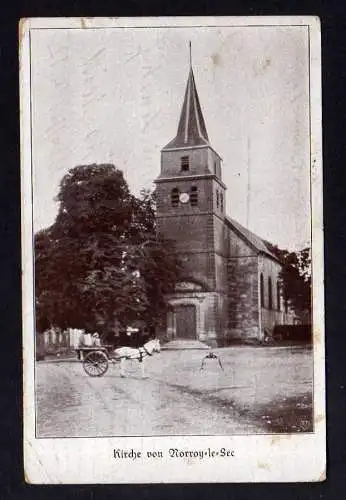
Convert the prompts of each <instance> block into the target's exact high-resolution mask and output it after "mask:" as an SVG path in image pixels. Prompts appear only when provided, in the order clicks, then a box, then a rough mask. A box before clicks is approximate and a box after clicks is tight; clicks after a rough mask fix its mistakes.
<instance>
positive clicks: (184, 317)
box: [174, 304, 197, 340]
mask: <svg viewBox="0 0 346 500" xmlns="http://www.w3.org/2000/svg"><path fill="white" fill-rule="evenodd" d="M174 319H175V335H176V338H177V339H193V340H195V339H196V337H197V331H196V307H195V306H194V305H185V304H184V305H177V306H175V307H174Z"/></svg>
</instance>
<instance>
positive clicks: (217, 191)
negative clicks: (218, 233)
mask: <svg viewBox="0 0 346 500" xmlns="http://www.w3.org/2000/svg"><path fill="white" fill-rule="evenodd" d="M219 200H220V194H219V190H218V189H216V208H219V205H220V202H219Z"/></svg>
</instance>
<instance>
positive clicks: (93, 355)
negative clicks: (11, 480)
mask: <svg viewBox="0 0 346 500" xmlns="http://www.w3.org/2000/svg"><path fill="white" fill-rule="evenodd" d="M113 350H114V346H112V345H102V346H82V347H77V348H76V352H77V355H78V358H79V359H80V360H81V362H82V363H83V368H84V371H85V372H86V373H87V375H89V377H102V376H103V375H104V374H105V373H106V372H107V370H108V367H109V363H112V362H113V359H112V356H111V354H110V353H111V352H112V351H113Z"/></svg>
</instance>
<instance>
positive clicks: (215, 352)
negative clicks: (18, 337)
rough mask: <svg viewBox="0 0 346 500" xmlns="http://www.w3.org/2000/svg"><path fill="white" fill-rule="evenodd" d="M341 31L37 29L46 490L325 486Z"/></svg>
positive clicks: (33, 145)
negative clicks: (325, 130)
mask: <svg viewBox="0 0 346 500" xmlns="http://www.w3.org/2000/svg"><path fill="white" fill-rule="evenodd" d="M320 36H321V34H320V22H319V19H318V18H317V17H299V16H294V17H284V16H280V17H275V16H273V17H255V16H254V17H190V18H187V17H176V18H165V17H162V18H159V17H158V18H51V19H50V18H46V19H40V18H32V19H23V20H22V21H21V23H20V26H19V37H20V99H21V179H22V271H23V363H24V366H23V377H24V401H23V405H24V421H23V426H24V466H25V471H24V472H25V478H26V481H27V482H29V483H33V484H99V483H109V484H113V483H114V484H118V483H203V482H206V483H213V482H223V483H224V482H226V483H234V482H310V481H311V482H312V481H323V480H324V479H325V477H326V472H325V471H326V414H325V373H324V362H325V351H324V284H323V283H324V272H323V200H322V188H323V183H322V139H321V137H322V121H321V41H320Z"/></svg>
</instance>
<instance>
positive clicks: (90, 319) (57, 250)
mask: <svg viewBox="0 0 346 500" xmlns="http://www.w3.org/2000/svg"><path fill="white" fill-rule="evenodd" d="M57 200H58V202H59V211H58V215H57V217H56V221H55V223H54V224H53V225H52V226H51V227H50V228H48V229H45V230H42V231H40V232H39V233H37V234H36V237H35V251H36V252H35V274H36V282H35V283H36V317H37V329H38V331H42V330H44V329H46V328H47V327H48V326H53V325H54V326H59V327H61V328H66V327H74V328H85V329H87V330H96V329H97V330H98V331H99V332H100V333H102V334H103V335H108V334H109V333H110V332H112V330H113V329H114V323H115V321H117V322H120V323H121V324H123V325H126V324H129V323H131V322H133V321H136V320H138V319H142V320H144V321H145V322H146V323H147V324H148V325H149V326H151V327H155V326H156V325H157V324H159V323H160V322H161V321H162V318H163V317H164V316H165V308H166V305H165V302H164V293H165V292H167V291H170V290H172V288H173V287H174V283H175V281H176V280H177V279H178V277H179V269H180V266H179V263H178V261H177V258H176V255H175V253H174V248H173V245H172V242H165V241H158V240H157V238H156V234H155V197H154V195H153V194H152V193H150V192H147V191H144V192H142V193H141V195H140V196H139V197H138V198H137V197H135V196H134V195H132V194H131V193H130V191H129V188H128V186H127V183H126V181H125V179H124V177H123V174H122V172H121V171H120V170H118V169H116V168H115V167H114V166H113V165H108V164H105V165H82V166H78V167H75V168H73V169H71V170H70V171H69V172H68V173H67V174H66V175H65V177H64V178H63V179H62V181H61V184H60V189H59V193H58V195H57Z"/></svg>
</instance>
